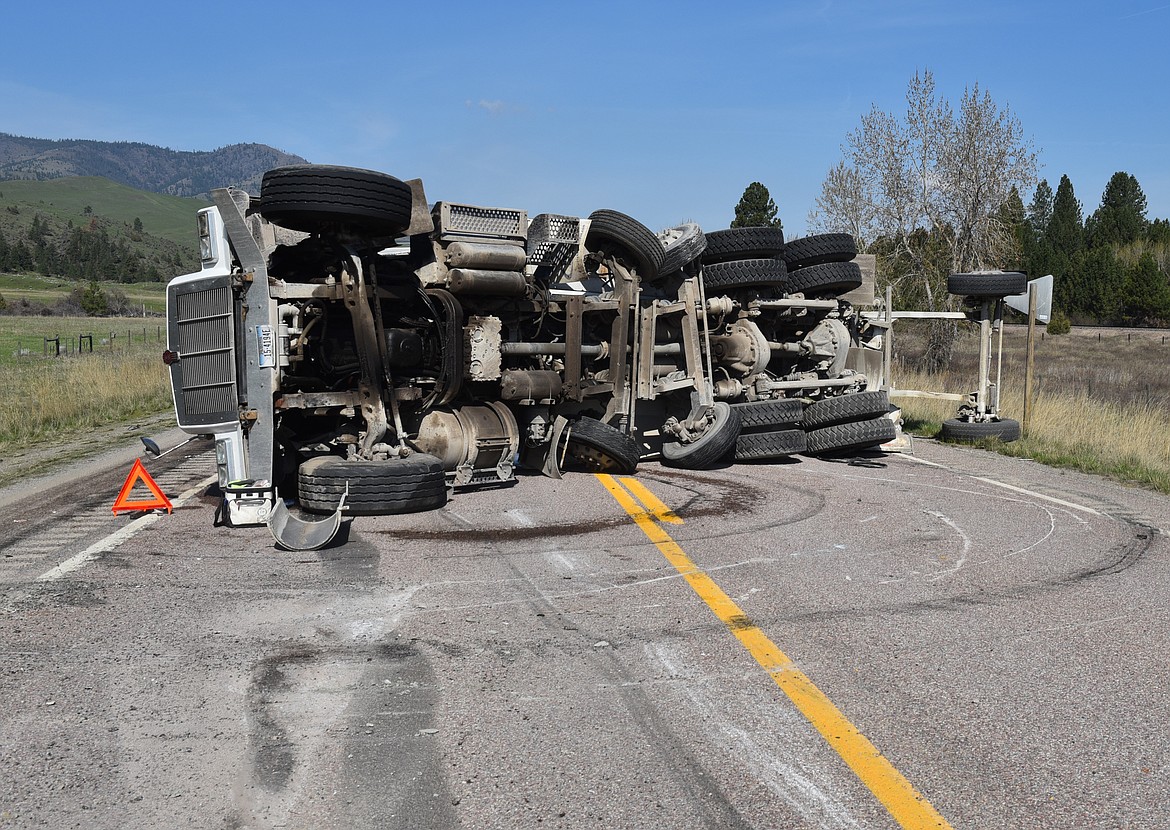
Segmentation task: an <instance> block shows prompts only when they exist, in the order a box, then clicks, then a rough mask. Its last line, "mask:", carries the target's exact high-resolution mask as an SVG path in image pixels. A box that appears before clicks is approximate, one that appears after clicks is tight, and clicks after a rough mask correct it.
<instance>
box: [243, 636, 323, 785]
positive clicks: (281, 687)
mask: <svg viewBox="0 0 1170 830" xmlns="http://www.w3.org/2000/svg"><path fill="white" fill-rule="evenodd" d="M317 656H318V652H316V651H315V650H313V649H309V648H306V647H297V648H292V649H288V650H285V651H282V652H281V653H279V654H275V655H273V656H271V657H268V658H265V659H264V660H261V661H260V663H259V664H258V665H257V666H256V669H255V671H254V672H253V676H252V685H251V688H250V689H249V690H248V712H249V715H250V716H251V721H252V769H253V771H254V777H255V780H256V782H257V783H258V784H259V785H260V786H262V787H264V789H266V790H269V791H275V790H282V789H284V788H285V787H286V786H288V782H289V779H290V778H291V777H292V773H293V768H294V767H295V765H296V755H295V753H294V751H293V744H292V743H291V741H290V740H289V736H288V733H287V732H286V731H285V728H284V727H283V726H281V724H280V723H279V722H278V721H277V720H276V716H275V714H274V712H273V710H272V708H271V707H270V705H269V704H270V697H271V696H272V695H273V694H276V693H280V692H287V691H289V689H290V688H291V683H290V682H289V679H288V676H287V675H286V674H285V670H286V667H287V666H289V665H290V664H296V663H306V662H309V661H311V660H314V659H316V657H317Z"/></svg>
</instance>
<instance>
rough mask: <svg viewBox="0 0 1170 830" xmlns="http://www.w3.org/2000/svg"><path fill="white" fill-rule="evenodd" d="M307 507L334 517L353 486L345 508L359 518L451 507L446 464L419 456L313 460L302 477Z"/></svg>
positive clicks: (303, 467) (302, 494) (300, 482)
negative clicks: (368, 459) (344, 495)
mask: <svg viewBox="0 0 1170 830" xmlns="http://www.w3.org/2000/svg"><path fill="white" fill-rule="evenodd" d="M297 484H298V490H299V493H300V501H301V507H303V508H305V509H306V510H309V511H311V512H313V513H332V512H333V511H334V510H336V509H337V504H338V502H339V501H340V500H341V495H342V493H345V492H346V488H347V487H348V490H349V495H347V496H346V497H345V509H346V512H347V513H350V514H351V515H354V516H382V515H387V514H392V513H419V512H422V511H423V510H434V509H436V508H439V507H442V506H443V505H445V504H446V503H447V481H446V478H445V476H444V473H443V462H442V461H440V460H439V459H438V458H435V456H433V455H427V454H425V453H415V454H414V455H411V456H407V457H406V458H392V459H390V460H388V461H359V460H354V461H347V460H346V459H344V458H338V457H337V456H334V455H322V456H318V457H316V458H310V459H309V460H308V461H306V462H305V463H303V464H301V469H300V471H299V472H298V474H297Z"/></svg>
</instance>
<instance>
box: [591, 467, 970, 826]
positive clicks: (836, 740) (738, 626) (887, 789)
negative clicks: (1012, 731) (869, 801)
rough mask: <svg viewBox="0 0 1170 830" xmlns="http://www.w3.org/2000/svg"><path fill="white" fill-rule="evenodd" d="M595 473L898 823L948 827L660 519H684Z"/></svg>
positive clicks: (632, 485)
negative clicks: (695, 561)
mask: <svg viewBox="0 0 1170 830" xmlns="http://www.w3.org/2000/svg"><path fill="white" fill-rule="evenodd" d="M597 478H598V480H599V481H600V482H601V483H602V484H603V485H604V486H605V489H607V490H608V491H609V493H610V495H612V496H613V497H614V499H616V500H617V503H618V504H620V505H621V506H622V507H623V508H624V509H625V511H626V512H627V513H629V514H630V518H632V519H633V520H634V522H635V524H637V525H638V527H640V528H641V529H642V532H643V533H645V534H646V537H647V538H648V539H649V540H650V541H651V542H653V543H654V545H655V546H656V547H657V548H658V550H660V551H661V552H662V555H663V556H665V557H666V559H667V561H668V562H670V564H671V565H673V566H674V568H675V570H677V571H678V572H679V574H681V575H682V577H683V578H684V579H686V581H687V582H688V583H689V584H690V586H691V588H693V589H694V591H695V593H696V594H698V595H699V597H700V598H701V599H702V600H703V601H704V602H705V603H707V605H708V606H709V607H710V608H711V610H712V611H714V612H715V616H717V617H718V618H719V619H720V620H722V621H723V623H724V625H726V626H727V627H728V629H730V630H731V633H732V634H734V635H735V637H736V638H737V639H738V640H739V641H740V642H741V643H743V645H744V647H745V648H746V649H747V650H748V652H749V653H750V654H751V655H752V657H754V658H755V659H756V662H757V663H759V664H760V665H761V666H763V667H764V670H765V671H767V672H768V674H770V675H771V676H772V679H773V680H774V681H775V682H776V685H777V686H779V687H780V689H781V690H782V691H783V692H784V694H786V695H788V697H789V699H791V700H792V702H793V703H794V704H796V708H797V709H799V710H800V712H801V714H803V715H804V716H805V717H806V718H807V719H808V721H809V723H811V724H812V725H813V726H814V727H816V730H817V731H818V732H820V733H821V736H822V737H823V738H824V739H825V740H826V741H828V742H829V745H830V746H832V747H833V749H834V750H836V752H837V754H838V755H840V756H841V758H842V760H844V761H845V763H846V764H848V765H849V767H850V769H852V770H853V772H854V773H855V774H856V775H857V777H858V778H860V779H861V782H862V783H863V784H865V786H866V787H868V788H869V790H870V792H872V793H873V794H874V795H875V796H876V797H877V799H878V800H879V801H880V802H881V803H882V804H884V805H885V807H886V809H887V810H889V811H890V815H891V816H893V817H894V820H895V821H897V822H898V824H900V825H901V826H902V827H905V828H907V829H908V830H909V828H914V830H921V828H946V829H947V830H951V825H950V824H949V823H948V822H947V820H946V819H945V818H943V817H942V815H941V814H940V813H939V812H938V811H937V810H935V809H934V807H933V806H932V805H931V804H930V802H929V801H927V800H926V799H925V798H924V797H923V796H922V795H921V794H920V793H919V792H918V791H917V790H916V789H914V786H913V785H912V784H911V783H910V782H909V781H907V780H906V777H905V776H904V775H902V773H900V772H898V770H896V769H895V768H894V765H893V764H891V763H890V762H889V761H888V760H886V758H885V756H884V755H882V754H881V753H880V752H879V751H878V749H877V747H875V746H874V745H873V744H872V743H870V741H869V739H868V738H866V737H865V736H864V735H862V734H861V732H860V731H858V729H857V727H856V726H854V725H853V724H852V723H850V722H849V719H848V718H846V717H845V715H843V714H842V713H841V710H840V709H838V708H837V707H836V706H834V705H833V702H832V701H831V700H829V698H828V697H826V696H825V693H824V692H822V691H821V690H820V689H818V688H817V687H816V686H815V685H814V684H813V682H812V681H811V680H809V678H808V677H807V676H806V675H805V674H804V672H802V671H801V670H800V669H798V668H797V667H796V665H795V664H794V663H793V662H792V661H791V660H789V659H788V657H787V656H786V655H785V654H784V652H782V651H781V650H780V649H779V648H777V647H776V644H775V643H773V642H772V641H771V640H770V639H768V637H767V635H766V634H764V632H763V631H761V630H760V629H759V627H758V626H757V625H756V624H755V623H753V622H752V620H751V618H749V617H748V616H747V615H746V614H745V613H744V612H743V611H742V610H741V609H740V607H739V606H738V605H736V604H735V602H734V601H733V600H732V599H731V597H729V596H728V595H727V594H726V593H725V592H724V591H723V589H722V588H720V587H719V586H718V585H717V584H715V581H714V580H713V579H711V577H709V576H707V574H705V573H704V572H703V571H702V570H701V569H700V568H699V567H698V566H697V565H696V564H695V563H694V562H692V561H691V558H690V557H689V556H687V554H686V553H685V552H684V551H683V549H682V548H681V547H680V546H679V544H678V543H677V542H675V541H674V539H672V538H671V537H670V534H669V533H667V532H666V530H665V528H663V526H662V524H663V523H666V524H682V521H683V520H682V519H680V518H679V517H678V516H677V515H676V514H675V513H674V512H673V511H672V510H671V509H670V508H669V507H667V506H666V505H665V504H663V503H662V501H661V500H660V499H659V498H658V497H657V496H655V495H654V494H653V493H651V492H650V491H649V490H648V489H647V488H646V487H645V486H644V485H643V484H642V483H641V482H639V481H638V480H637V479H634V478H622V479H620V480H618V479H615V478H614V477H613V476H611V475H601V474H599V475H598V476H597Z"/></svg>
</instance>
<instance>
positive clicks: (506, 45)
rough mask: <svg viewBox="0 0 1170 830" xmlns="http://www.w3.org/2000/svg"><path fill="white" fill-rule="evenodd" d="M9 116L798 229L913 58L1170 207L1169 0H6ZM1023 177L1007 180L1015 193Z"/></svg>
mask: <svg viewBox="0 0 1170 830" xmlns="http://www.w3.org/2000/svg"><path fill="white" fill-rule="evenodd" d="M3 25H4V30H5V37H4V39H3V40H4V48H3V49H0V132H8V133H14V134H17V135H27V136H35V137H39V138H87V139H99V140H107V141H143V142H146V143H150V144H159V145H162V146H166V147H171V148H173V149H177V150H209V149H214V148H216V147H221V146H224V145H226V144H234V143H239V142H259V143H263V144H270V145H272V146H275V147H278V148H280V149H282V150H286V151H288V152H290V153H296V154H298V155H301V156H304V157H305V158H307V159H309V160H310V161H314V162H320V163H328V164H342V165H349V166H354V167H368V168H372V169H376V170H382V171H384V172H387V173H391V174H393V175H396V176H399V177H401V178H414V177H419V178H422V179H423V181H424V183H425V185H426V189H427V196H428V197H429V198H430V199H431V200H436V199H447V200H452V201H461V202H470V203H474V204H481V205H493V206H503V207H516V208H524V209H526V210H528V211H529V213H530V214H536V213H541V212H553V213H569V214H577V215H584V214H588V213H589V212H591V211H593V210H596V209H598V208H612V209H616V210H620V211H623V212H625V213H628V214H631V215H633V216H635V217H637V218H638V219H640V220H641V221H642V222H644V223H645V224H647V225H649V226H650V227H651V228H653V229H655V230H657V229H659V228H662V227H665V226H668V225H672V224H675V223H677V222H680V221H684V220H691V221H697V222H699V223H700V224H701V225H703V227H704V228H706V229H708V230H714V229H718V228H723V227H727V225H728V224H729V223H730V221H731V219H732V217H733V215H734V214H733V210H734V207H735V204H736V202H737V201H738V200H739V197H740V195H741V194H742V193H743V190H744V188H745V187H746V186H747V185H748V184H749V183H750V182H752V181H760V182H763V183H764V184H765V185H766V186H767V187H768V189H769V190H770V191H771V193H772V196H773V198H774V199H775V201H776V203H777V205H778V206H779V209H780V213H779V215H780V217H781V218H782V219H783V220H784V225H785V228H786V229H787V231H788V232H789V234H792V235H795V234H800V233H803V232H804V227H805V220H806V216H807V214H808V212H809V210H810V208H812V207H813V200H814V199H815V197H816V195H817V193H819V191H820V185H821V182H822V181H823V180H824V177H825V174H826V172H827V171H828V170H829V168H830V167H831V166H832V165H833V164H835V163H836V161H837V160H838V159H839V158H840V156H841V144H842V142H843V141H844V138H845V136H846V134H847V133H848V132H849V131H850V130H853V129H854V128H856V127H857V126H858V124H859V122H860V118H861V116H862V115H863V114H864V113H866V112H867V111H868V110H869V109H870V108H871V107H872V106H873V105H877V106H878V107H880V108H882V109H885V110H890V111H895V112H900V111H902V110H903V109H904V104H905V92H906V85H907V82H908V81H909V80H910V78H911V77H912V76H913V75H914V73H915V72H917V71H921V70H924V69H929V70H931V71H932V72H933V73H934V75H935V80H936V83H937V85H938V89H939V91H940V92H941V93H942V94H943V95H945V96H946V97H947V98H949V99H950V100H951V101H953V102H957V100H958V99H959V97H960V96H961V95H962V93H963V90H964V89H965V88H966V87H968V86H971V85H973V84H975V83H976V82H977V83H979V85H980V86H981V87H982V88H984V89H986V90H988V91H989V92H990V93H991V95H992V97H993V99H994V100H995V101H996V102H997V103H998V104H1000V105H1001V106H1003V105H1007V106H1009V107H1010V108H1011V110H1012V112H1013V113H1014V114H1015V115H1016V116H1017V117H1018V118H1019V119H1020V121H1021V122H1022V124H1023V127H1024V130H1025V132H1026V133H1027V134H1028V135H1029V136H1030V137H1031V139H1032V141H1033V144H1034V146H1035V149H1036V150H1037V151H1038V152H1039V158H1040V162H1041V164H1042V167H1041V171H1040V175H1041V176H1042V177H1045V178H1047V179H1048V180H1049V182H1050V183H1051V184H1052V186H1053V188H1055V187H1056V183H1057V181H1058V180H1059V179H1060V176H1061V175H1062V174H1068V176H1069V177H1070V179H1071V180H1072V183H1073V186H1074V188H1075V191H1076V194H1077V197H1078V198H1079V199H1080V201H1081V203H1082V205H1083V207H1084V211H1085V213H1086V214H1088V213H1091V212H1092V211H1093V210H1094V209H1095V208H1096V206H1097V205H1098V204H1099V203H1100V199H1101V193H1102V191H1103V190H1104V188H1105V184H1106V182H1107V181H1108V180H1109V177H1110V176H1111V175H1112V174H1113V173H1114V172H1116V171H1118V170H1124V171H1126V172H1128V173H1132V174H1133V175H1134V176H1136V177H1137V179H1138V182H1139V183H1140V184H1141V186H1142V188H1143V190H1144V191H1145V194H1146V197H1147V199H1148V203H1149V214H1148V215H1149V217H1150V218H1155V217H1158V218H1167V217H1170V124H1168V123H1167V122H1168V120H1170V48H1167V42H1168V38H1170V4H1167V3H1161V2H1157V0H1116V2H1111V3H1078V2H1048V1H1047V0H1046V1H1045V2H1034V3H1028V2H1002V1H1001V0H984V2H980V3H952V2H929V1H928V0H890V2H883V1H882V0H872V2H867V1H866V0H840V2H836V1H831V0H810V1H809V2H805V1H804V0H800V1H799V2H742V3H737V2H725V3H715V2H690V0H678V1H677V2H670V3H667V2H636V0H627V1H626V2H588V0H581V1H580V2H576V3H570V2H548V1H547V0H546V1H545V2H512V3H510V2H506V0H497V2H465V1H464V0H448V2H442V0H435V2H431V3H425V2H424V3H419V2H411V3H401V4H399V3H395V2H352V3H346V2H337V3H322V2H316V3H308V2H299V0H291V1H290V2H281V3H263V4H260V3H250V2H246V0H240V2H236V3H220V2H213V1H212V0H205V1H204V2H185V3H166V2H158V1H157V0H155V2H150V3H130V2H116V0H115V2H107V3H96V2H92V0H90V2H85V3H80V2H77V3H73V2H53V1H52V0H46V2H41V3H20V4H17V3H13V4H7V6H6V8H5V12H4V24H3ZM1030 197H1031V193H1025V194H1024V201H1025V203H1027V202H1028V201H1029V199H1030Z"/></svg>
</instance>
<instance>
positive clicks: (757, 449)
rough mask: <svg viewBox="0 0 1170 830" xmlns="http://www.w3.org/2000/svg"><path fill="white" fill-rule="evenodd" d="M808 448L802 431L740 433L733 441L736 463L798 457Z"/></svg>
mask: <svg viewBox="0 0 1170 830" xmlns="http://www.w3.org/2000/svg"><path fill="white" fill-rule="evenodd" d="M807 448H808V440H807V436H806V435H805V432H804V430H803V429H779V430H774V431H772V432H749V433H742V432H741V433H740V435H739V437H738V438H736V439H735V460H736V461H763V460H765V459H768V458H784V457H785V456H789V455H799V454H800V453H802V452H804V451H805V450H806V449H807Z"/></svg>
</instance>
